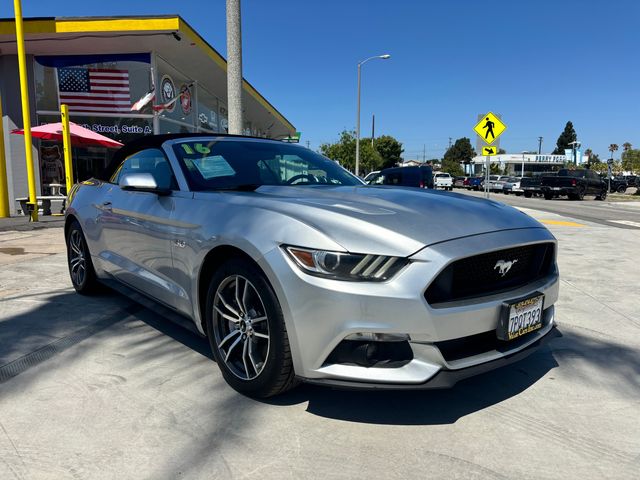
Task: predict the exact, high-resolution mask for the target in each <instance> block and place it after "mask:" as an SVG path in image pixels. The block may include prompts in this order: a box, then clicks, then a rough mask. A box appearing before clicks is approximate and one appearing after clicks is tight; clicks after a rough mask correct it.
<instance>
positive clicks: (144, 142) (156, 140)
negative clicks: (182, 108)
mask: <svg viewBox="0 0 640 480" xmlns="http://www.w3.org/2000/svg"><path fill="white" fill-rule="evenodd" d="M193 137H209V138H211V137H225V138H228V137H232V138H251V139H257V140H265V141H271V142H278V141H279V140H273V139H269V138H264V137H254V136H250V135H232V134H230V133H165V134H160V135H145V136H144V137H140V138H136V139H135V140H132V141H131V142H128V143H127V144H125V145H124V146H122V147H120V149H119V150H117V151H116V152H115V153H114V155H113V159H112V160H111V162H110V163H109V165H108V166H107V168H106V169H105V171H104V173H103V174H102V177H103V179H107V178H110V177H111V175H112V173H113V172H114V171H115V169H116V168H118V166H119V165H120V164H121V163H122V162H123V160H124V159H125V158H127V157H129V156H131V155H133V154H134V153H137V152H139V151H140V150H145V149H147V148H160V147H161V146H162V144H163V143H164V142H166V141H168V140H175V139H179V138H193Z"/></svg>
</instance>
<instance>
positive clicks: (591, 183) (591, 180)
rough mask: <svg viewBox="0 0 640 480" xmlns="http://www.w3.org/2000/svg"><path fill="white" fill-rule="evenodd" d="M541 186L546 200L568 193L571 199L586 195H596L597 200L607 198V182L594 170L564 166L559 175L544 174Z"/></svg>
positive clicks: (578, 198) (579, 198) (581, 197)
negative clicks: (570, 168) (573, 168)
mask: <svg viewBox="0 0 640 480" xmlns="http://www.w3.org/2000/svg"><path fill="white" fill-rule="evenodd" d="M540 188H541V190H542V193H543V195H544V198H545V200H551V199H552V198H553V197H559V196H564V195H566V196H567V197H569V199H570V200H582V199H583V198H584V197H585V195H594V196H595V197H596V200H604V199H605V198H607V184H606V183H605V182H604V180H602V178H600V175H598V174H597V173H596V172H594V171H593V170H589V169H582V168H581V169H577V170H569V169H566V168H563V169H562V170H559V171H558V174H557V175H554V176H544V177H542V178H541V180H540Z"/></svg>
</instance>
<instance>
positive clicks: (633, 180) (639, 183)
mask: <svg viewBox="0 0 640 480" xmlns="http://www.w3.org/2000/svg"><path fill="white" fill-rule="evenodd" d="M622 178H624V179H625V180H626V181H627V187H640V180H639V178H640V177H638V176H637V175H623V176H622Z"/></svg>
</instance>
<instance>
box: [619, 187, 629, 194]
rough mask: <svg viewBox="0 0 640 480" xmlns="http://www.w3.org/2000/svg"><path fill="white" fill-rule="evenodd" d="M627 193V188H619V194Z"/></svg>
mask: <svg viewBox="0 0 640 480" xmlns="http://www.w3.org/2000/svg"><path fill="white" fill-rule="evenodd" d="M626 191H627V187H625V186H624V185H620V186H619V187H618V193H625V192H626Z"/></svg>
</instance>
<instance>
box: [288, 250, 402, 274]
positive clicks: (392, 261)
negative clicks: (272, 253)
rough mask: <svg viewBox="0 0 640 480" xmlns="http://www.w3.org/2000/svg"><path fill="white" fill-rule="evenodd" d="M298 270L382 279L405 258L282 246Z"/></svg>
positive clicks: (392, 272)
mask: <svg viewBox="0 0 640 480" xmlns="http://www.w3.org/2000/svg"><path fill="white" fill-rule="evenodd" d="M283 248H284V250H285V251H286V252H287V254H288V255H289V256H290V257H291V258H292V259H293V261H294V262H295V263H296V265H298V266H299V267H300V268H301V269H302V270H304V271H305V272H306V273H309V274H311V275H316V276H318V277H327V278H333V279H336V280H349V281H356V282H357V281H360V282H383V281H385V280H388V279H390V278H391V277H393V276H394V275H395V274H396V273H398V272H399V271H400V270H401V269H402V268H403V267H404V266H405V265H407V263H409V261H408V260H407V259H406V258H400V257H387V256H384V255H366V254H358V253H343V252H330V251H326V250H311V249H308V248H299V247H290V246H283Z"/></svg>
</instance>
